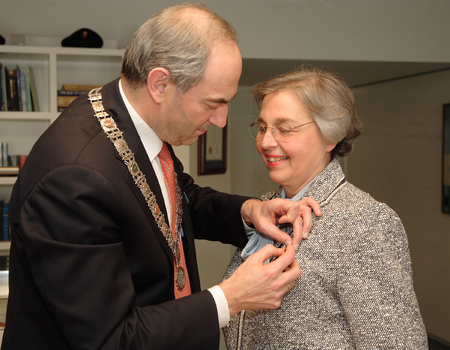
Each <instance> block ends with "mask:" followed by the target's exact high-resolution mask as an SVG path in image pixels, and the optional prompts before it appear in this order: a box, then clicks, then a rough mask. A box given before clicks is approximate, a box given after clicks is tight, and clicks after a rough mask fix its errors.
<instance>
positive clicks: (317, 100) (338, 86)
mask: <svg viewBox="0 0 450 350" xmlns="http://www.w3.org/2000/svg"><path fill="white" fill-rule="evenodd" d="M283 89H288V90H290V91H293V92H295V93H296V94H297V95H298V97H299V98H300V100H301V101H302V102H303V103H304V105H305V106H306V108H307V109H308V111H309V113H310V116H311V118H312V119H313V120H314V121H315V122H316V124H317V127H318V128H319V130H320V132H321V134H322V136H323V138H324V140H325V142H326V143H327V144H329V145H331V144H334V143H336V144H337V145H336V147H335V148H334V149H333V151H332V152H331V158H332V159H333V158H335V157H336V156H339V157H345V156H347V155H349V154H350V153H351V152H352V151H353V147H354V143H355V140H356V138H357V137H358V136H359V135H360V134H361V130H362V124H361V122H360V120H359V118H358V114H357V112H356V107H355V97H354V95H353V93H352V91H351V90H350V88H349V87H348V85H347V84H346V83H345V81H344V80H343V79H341V78H340V77H339V76H338V75H336V74H334V73H331V72H328V71H325V70H322V69H319V68H303V69H300V70H296V71H293V72H289V73H286V74H282V75H279V76H277V77H274V78H270V79H268V80H266V81H263V82H261V83H259V84H257V85H255V86H254V87H253V89H252V92H251V93H252V97H253V100H254V101H255V103H256V105H257V106H258V108H261V105H262V101H263V99H264V97H265V96H266V95H268V94H270V93H272V92H275V91H279V90H283Z"/></svg>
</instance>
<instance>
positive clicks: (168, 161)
mask: <svg viewBox="0 0 450 350" xmlns="http://www.w3.org/2000/svg"><path fill="white" fill-rule="evenodd" d="M159 161H160V163H161V169H162V171H163V173H164V179H165V180H166V186H167V191H168V192H169V200H170V207H171V213H170V228H171V229H172V234H173V238H174V239H176V234H177V230H176V224H177V190H176V184H175V171H174V168H173V159H172V156H171V155H170V151H169V148H168V147H167V144H166V143H165V142H164V143H163V147H162V149H161V152H159ZM179 250H180V266H181V267H182V268H183V269H184V271H185V274H186V282H185V284H184V288H183V289H182V290H179V289H178V287H177V283H176V278H177V266H176V261H175V257H174V258H173V259H174V264H173V265H174V287H175V299H179V298H182V297H185V296H187V295H190V294H191V284H190V282H189V275H188V271H187V267H186V259H185V257H184V249H183V241H182V240H181V239H180V246H179Z"/></svg>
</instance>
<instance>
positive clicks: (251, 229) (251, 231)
mask: <svg viewBox="0 0 450 350" xmlns="http://www.w3.org/2000/svg"><path fill="white" fill-rule="evenodd" d="M241 218H242V216H241ZM242 223H243V224H244V229H245V233H246V234H247V237H250V236H251V235H253V234H254V233H255V228H254V227H250V226H248V225H247V223H246V222H245V221H244V218H242Z"/></svg>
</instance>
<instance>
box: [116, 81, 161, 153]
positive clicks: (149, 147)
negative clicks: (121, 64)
mask: <svg viewBox="0 0 450 350" xmlns="http://www.w3.org/2000/svg"><path fill="white" fill-rule="evenodd" d="M119 90H120V95H121V96H122V99H123V102H124V103H125V107H126V108H127V110H128V113H129V114H130V116H131V120H132V121H133V124H134V126H135V128H136V130H137V132H138V134H139V137H140V138H141V141H142V143H143V145H144V148H145V151H146V152H147V154H148V157H149V159H150V161H151V162H153V161H154V160H155V158H156V157H157V156H158V154H159V152H160V151H161V149H162V146H163V142H162V141H161V139H160V138H159V137H158V135H156V133H155V132H154V131H153V129H152V128H151V127H149V126H148V125H147V124H146V123H145V122H144V120H143V119H142V118H141V117H140V116H139V114H138V113H137V112H136V110H135V109H134V108H133V106H132V105H131V103H130V101H128V99H127V97H126V96H125V93H124V92H123V88H122V79H120V80H119Z"/></svg>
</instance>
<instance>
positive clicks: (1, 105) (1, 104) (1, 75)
mask: <svg viewBox="0 0 450 350" xmlns="http://www.w3.org/2000/svg"><path fill="white" fill-rule="evenodd" d="M7 108H8V106H7V104H6V80H5V66H4V65H3V64H2V63H1V62H0V111H6V110H7Z"/></svg>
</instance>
